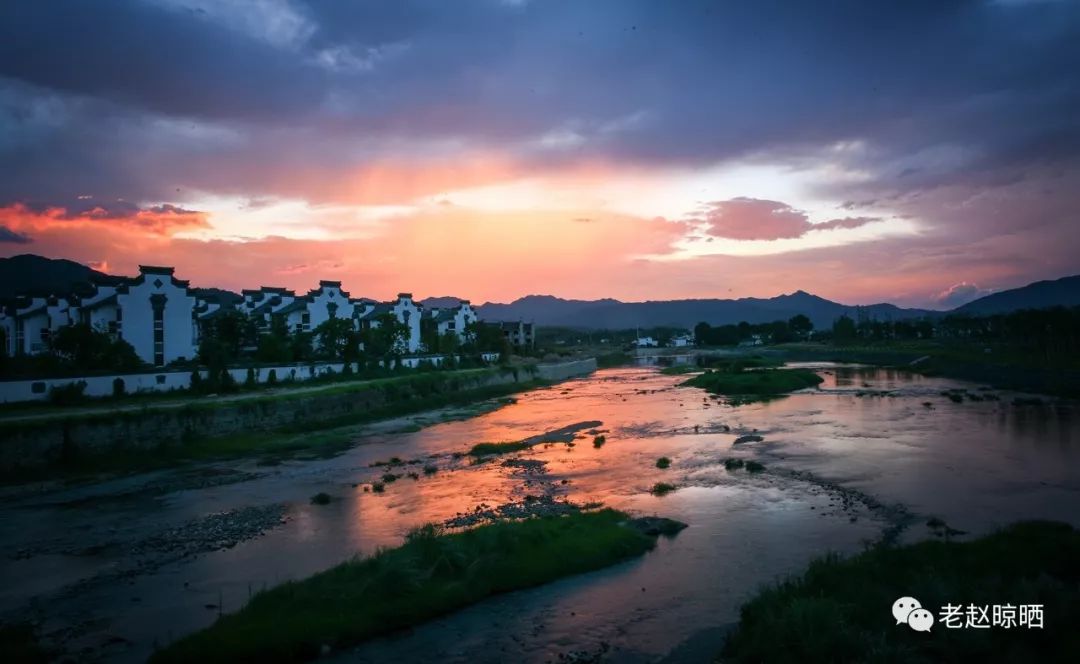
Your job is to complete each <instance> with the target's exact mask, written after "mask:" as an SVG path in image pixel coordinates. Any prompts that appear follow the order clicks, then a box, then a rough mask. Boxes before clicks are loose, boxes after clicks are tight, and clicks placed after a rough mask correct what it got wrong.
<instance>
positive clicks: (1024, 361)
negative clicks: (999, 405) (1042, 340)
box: [768, 341, 1080, 398]
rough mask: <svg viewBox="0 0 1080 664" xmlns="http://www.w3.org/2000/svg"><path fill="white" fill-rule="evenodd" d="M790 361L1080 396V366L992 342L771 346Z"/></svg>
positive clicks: (1072, 396)
mask: <svg viewBox="0 0 1080 664" xmlns="http://www.w3.org/2000/svg"><path fill="white" fill-rule="evenodd" d="M768 350H769V351H771V352H774V353H777V354H779V355H780V356H782V357H783V358H784V359H785V360H787V361H829V362H851V363H858V364H871V365H874V366H881V367H894V368H899V369H905V370H908V371H913V372H916V373H920V374H922V375H924V376H942V377H946V378H955V379H958V380H966V381H971V382H973V383H983V384H986V385H990V386H992V387H994V388H996V389H1002V390H1017V391H1022V392H1037V393H1040V394H1048V395H1052V396H1060V397H1068V398H1080V366H1078V365H1076V364H1072V365H1067V366H1061V365H1051V366H1048V365H1046V364H1045V363H1042V362H1040V361H1038V360H1037V358H1033V357H1031V356H1030V355H1027V354H1019V353H1017V352H1015V351H1014V350H1013V349H1010V348H1008V347H1000V346H997V347H995V346H993V345H990V344H981V343H971V344H944V343H937V342H926V341H924V342H882V343H876V344H867V345H861V346H832V345H827V344H817V343H798V344H782V345H779V346H774V347H770V348H769V349H768Z"/></svg>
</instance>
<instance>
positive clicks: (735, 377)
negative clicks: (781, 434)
mask: <svg viewBox="0 0 1080 664" xmlns="http://www.w3.org/2000/svg"><path fill="white" fill-rule="evenodd" d="M823 380H824V379H823V378H822V377H821V376H819V375H817V373H815V372H813V371H811V370H810V369H760V370H755V371H738V372H727V371H706V372H705V373H703V374H701V375H698V376H694V377H693V378H691V379H689V380H687V381H685V382H684V383H683V385H688V386H690V387H700V388H702V389H704V390H705V391H706V392H712V393H713V394H725V395H735V396H740V397H747V396H753V397H759V398H760V397H771V396H777V395H780V394H787V393H788V392H794V391H795V390H801V389H803V388H806V387H814V386H815V385H818V384H820V383H821V382H822V381H823Z"/></svg>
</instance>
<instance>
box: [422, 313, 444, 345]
mask: <svg viewBox="0 0 1080 664" xmlns="http://www.w3.org/2000/svg"><path fill="white" fill-rule="evenodd" d="M420 343H421V344H423V345H424V348H426V349H427V352H429V353H444V352H446V351H444V350H443V349H442V348H440V347H439V324H438V323H437V322H436V321H435V319H434V318H430V317H426V318H421V319H420Z"/></svg>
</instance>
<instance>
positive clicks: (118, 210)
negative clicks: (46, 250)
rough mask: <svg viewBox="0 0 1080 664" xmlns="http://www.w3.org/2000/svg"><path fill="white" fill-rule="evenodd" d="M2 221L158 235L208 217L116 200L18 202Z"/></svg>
mask: <svg viewBox="0 0 1080 664" xmlns="http://www.w3.org/2000/svg"><path fill="white" fill-rule="evenodd" d="M0 218H2V219H4V220H5V221H6V222H7V225H8V226H10V227H11V228H13V229H33V230H38V231H42V230H50V229H63V228H74V227H77V226H87V225H89V226H95V227H97V228H98V229H99V230H120V229H124V228H130V229H137V230H139V231H142V232H147V233H153V234H157V235H171V234H173V233H175V232H177V231H179V230H187V229H192V228H199V227H204V226H206V225H207V221H206V216H205V215H204V214H202V213H201V212H196V211H194V210H185V209H184V208H180V207H177V206H175V205H169V204H163V205H155V206H152V207H148V208H139V207H138V206H135V205H132V204H129V203H126V202H124V201H116V202H112V203H107V204H103V205H99V204H94V203H91V202H89V201H87V204H85V205H81V206H78V207H71V208H68V207H45V206H42V207H35V206H30V205H25V204H23V203H16V204H14V205H10V206H7V207H0Z"/></svg>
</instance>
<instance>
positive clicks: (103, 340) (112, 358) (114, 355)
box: [49, 323, 143, 372]
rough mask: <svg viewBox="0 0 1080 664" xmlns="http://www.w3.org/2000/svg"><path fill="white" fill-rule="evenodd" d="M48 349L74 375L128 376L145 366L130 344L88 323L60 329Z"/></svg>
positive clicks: (50, 340)
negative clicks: (104, 372)
mask: <svg viewBox="0 0 1080 664" xmlns="http://www.w3.org/2000/svg"><path fill="white" fill-rule="evenodd" d="M49 347H50V350H51V351H52V352H53V354H54V355H56V356H57V357H58V358H60V359H61V360H62V361H63V363H64V364H65V365H67V367H68V368H69V369H71V370H74V371H116V372H125V371H137V370H139V369H140V368H142V366H143V361H142V360H141V359H139V356H138V354H137V353H136V352H135V349H134V348H133V347H132V346H131V344H129V343H128V342H126V341H124V340H123V339H113V338H112V337H111V336H110V335H109V334H107V333H105V332H101V331H98V330H95V329H94V328H92V327H90V326H89V325H87V324H85V323H79V324H76V325H66V326H64V327H61V328H60V329H59V330H57V331H56V333H55V334H53V335H52V337H51V338H50V339H49Z"/></svg>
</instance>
